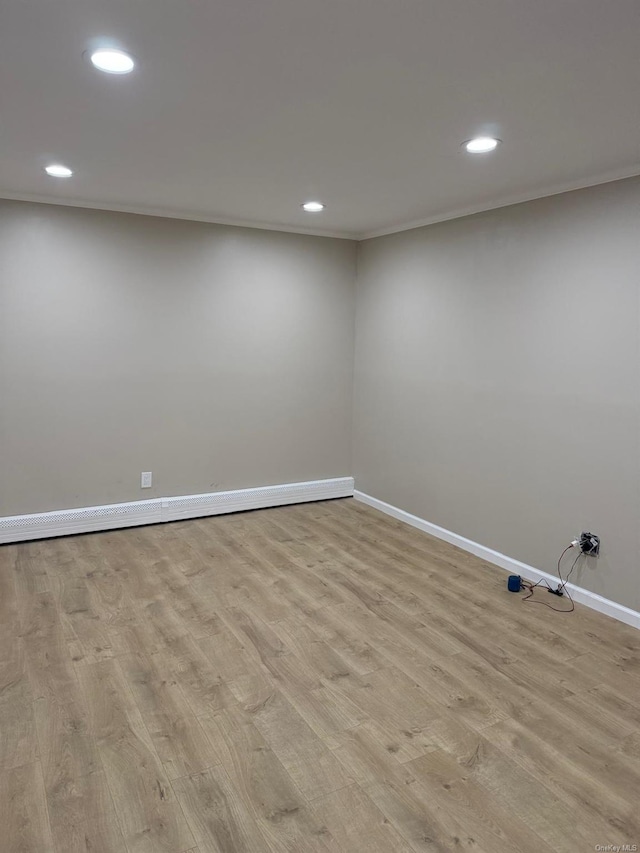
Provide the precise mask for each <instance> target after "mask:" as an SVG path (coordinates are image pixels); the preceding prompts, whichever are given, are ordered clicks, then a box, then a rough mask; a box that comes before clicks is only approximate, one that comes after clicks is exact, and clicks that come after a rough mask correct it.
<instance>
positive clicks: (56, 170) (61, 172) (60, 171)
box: [44, 163, 73, 178]
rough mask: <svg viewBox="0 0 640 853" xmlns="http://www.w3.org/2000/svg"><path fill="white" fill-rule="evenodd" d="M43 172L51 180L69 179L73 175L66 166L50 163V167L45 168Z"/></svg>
mask: <svg viewBox="0 0 640 853" xmlns="http://www.w3.org/2000/svg"><path fill="white" fill-rule="evenodd" d="M44 170H45V172H46V173H47V175H50V176H51V177H52V178H70V177H71V175H73V172H72V171H71V169H69V167H68V166H61V165H60V163H52V164H51V165H50V166H45V167H44Z"/></svg>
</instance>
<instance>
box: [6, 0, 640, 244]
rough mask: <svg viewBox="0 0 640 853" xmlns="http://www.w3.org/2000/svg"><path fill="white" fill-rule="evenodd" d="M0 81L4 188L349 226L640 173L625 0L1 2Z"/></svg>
mask: <svg viewBox="0 0 640 853" xmlns="http://www.w3.org/2000/svg"><path fill="white" fill-rule="evenodd" d="M102 41H107V42H108V41H112V42H114V43H116V44H118V45H119V46H121V47H124V48H125V49H128V50H129V51H130V52H131V53H132V54H133V55H134V56H135V57H136V59H137V61H138V65H137V68H136V70H135V71H134V73H133V74H131V75H129V76H126V77H114V76H110V75H104V74H100V73H99V72H97V71H96V70H95V69H93V68H92V67H91V66H90V64H89V63H87V62H86V61H85V60H83V58H82V54H83V51H85V50H86V49H87V48H89V47H91V46H93V45H96V44H100V43H101V42H102ZM0 81H1V83H0V196H4V197H11V198H25V199H34V200H42V201H55V202H62V203H67V204H69V203H71V204H81V205H85V206H94V207H104V208H109V209H119V210H120V209H121V210H133V211H140V212H149V213H159V214H162V215H170V216H177V217H185V218H196V219H206V220H213V221H218V222H231V223H239V224H248V225H258V226H261V227H273V228H282V229H284V230H308V231H311V232H312V233H326V234H337V235H340V236H356V237H362V236H368V235H372V234H376V233H384V232H387V231H393V230H399V229H401V228H403V227H406V226H408V225H415V224H420V223H423V222H428V221H436V220H439V219H446V218H449V217H451V216H453V215H459V214H462V213H466V212H472V211H476V210H482V209H486V208H490V207H495V206H499V205H500V204H505V203H509V202H513V201H519V200H522V199H525V198H533V197H536V196H541V195H547V194H550V193H552V192H557V191H561V190H563V189H569V188H573V187H578V186H585V185H588V184H592V183H598V182H600V181H604V180H612V179H614V178H617V177H625V176H628V175H631V174H638V173H640V146H639V142H640V132H639V128H640V0H608V2H607V0H186V2H178V0H108V2H105V0H7V2H6V3H5V4H4V5H3V8H2V11H1V12H0ZM480 133H489V134H491V135H495V136H498V137H500V138H501V139H503V140H504V142H503V144H502V145H501V146H500V147H499V148H498V150H497V151H496V152H495V153H493V154H489V155H485V156H475V157H472V156H470V155H468V154H466V153H464V152H463V151H462V149H461V148H460V143H461V142H463V140H465V139H468V138H469V137H471V136H475V135H478V134H480ZM56 161H57V162H62V163H65V164H67V165H69V166H70V167H71V168H73V169H74V172H75V174H74V176H73V177H72V178H70V179H68V180H59V179H58V180H56V179H53V178H49V177H47V176H46V175H45V174H44V172H43V166H44V165H46V164H47V163H50V162H56ZM310 198H313V199H315V198H318V199H320V200H322V201H324V202H326V204H327V205H328V207H327V210H326V211H324V212H323V213H321V214H317V215H310V214H305V213H303V212H302V211H301V209H300V207H299V205H300V203H301V202H302V201H305V200H307V199H310Z"/></svg>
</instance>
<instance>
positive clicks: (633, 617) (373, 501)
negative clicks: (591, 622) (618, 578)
mask: <svg viewBox="0 0 640 853" xmlns="http://www.w3.org/2000/svg"><path fill="white" fill-rule="evenodd" d="M353 497H354V498H355V499H356V500H358V501H361V502H362V503H365V504H368V506H371V507H373V508H374V509H378V510H380V511H381V512H384V513H386V514H387V515H391V516H393V517H394V518H397V519H398V520H399V521H404V522H405V523H406V524H410V525H411V526H412V527H417V528H418V530H422V531H424V532H425V533H429V534H431V536H435V537H436V538H438V539H443V540H444V541H445V542H449V543H450V544H451V545H456V546H457V547H458V548H462V550H463V551H468V552H469V553H470V554H475V556H476V557H480V558H481V559H482V560H486V561H487V562H488V563H493V564H494V565H495V566H500V568H501V569H506V570H507V571H508V572H510V573H511V574H513V575H521V576H522V577H523V578H525V579H526V580H530V581H539V580H546V581H549V583H550V584H553V585H555V584H557V583H558V578H557V576H556V575H551V574H548V573H547V572H542V571H540V569H535V568H534V567H533V566H529V565H527V564H526V563H521V562H520V561H519V560H514V559H513V558H512V557H507V555H506V554H501V553H500V552H499V551H494V550H493V549H491V548H486V547H485V546H484V545H480V544H479V543H478V542H474V541H473V540H471V539H465V537H464V536H459V535H458V534H457V533H453V532H452V531H451V530H446V529H445V528H444V527H438V525H437V524H432V523H431V522H430V521H425V519H424V518H419V517H418V516H417V515H412V514H411V513H410V512H405V511H404V510H403V509H398V507H395V506H392V505H391V504H388V503H385V502H384V501H380V500H378V499H377V498H373V497H371V496H370V495H366V494H364V492H359V491H357V490H355V491H354V492H353ZM567 588H568V589H569V591H570V593H571V597H572V598H573V600H574V601H576V602H578V603H579V604H585V605H586V606H587V607H591V608H592V610H597V611H598V612H599V613H605V614H606V615H607V616H612V617H613V618H614V619H618V620H619V621H620V622H625V623H626V624H627V625H631V626H632V627H634V628H639V629H640V613H638V612H637V611H636V610H631V608H629V607H625V606H624V605H622V604H618V603H617V602H615V601H611V600H610V599H608V598H603V597H602V596H601V595H598V594H597V593H595V592H589V590H588V589H584V588H583V587H581V586H575V584H572V583H570V584H567Z"/></svg>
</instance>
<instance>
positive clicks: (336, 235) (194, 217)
mask: <svg viewBox="0 0 640 853" xmlns="http://www.w3.org/2000/svg"><path fill="white" fill-rule="evenodd" d="M0 200H6V201H24V202H30V203H32V204H52V205H56V206H57V207H80V208H83V209H85V210H104V211H107V212H108V213H129V214H133V215H136V216H155V217H159V218H161V219H177V220H184V221H187V222H206V223H208V224H210V225H226V226H230V227H232V228H254V229H257V230H259V231H278V232H279V233H280V234H302V235H304V236H306V237H329V238H331V239H337V240H357V239H358V235H357V234H355V233H350V232H345V231H325V230H322V229H316V228H296V227H295V226H292V225H277V224H273V223H269V222H260V221H256V220H252V219H246V220H245V219H233V218H227V217H224V216H215V215H213V214H211V215H209V214H206V213H200V212H198V211H191V210H173V209H169V208H165V207H162V206H160V207H153V206H151V207H147V206H145V205H128V204H114V203H112V202H102V201H92V200H88V199H72V198H59V197H58V196H50V195H40V194H38V193H17V192H13V191H11V190H3V189H0Z"/></svg>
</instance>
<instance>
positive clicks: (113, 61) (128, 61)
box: [89, 47, 135, 74]
mask: <svg viewBox="0 0 640 853" xmlns="http://www.w3.org/2000/svg"><path fill="white" fill-rule="evenodd" d="M89 58H90V59H91V62H92V64H93V65H94V66H95V67H96V68H97V69H98V70H99V71H104V72H106V73H107V74H129V72H130V71H133V68H134V66H135V62H134V61H133V59H132V58H131V57H130V56H129V54H128V53H125V52H124V51H123V50H115V49H114V48H110V47H102V48H99V49H98V50H94V51H93V53H92V54H91V56H90V57H89Z"/></svg>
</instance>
